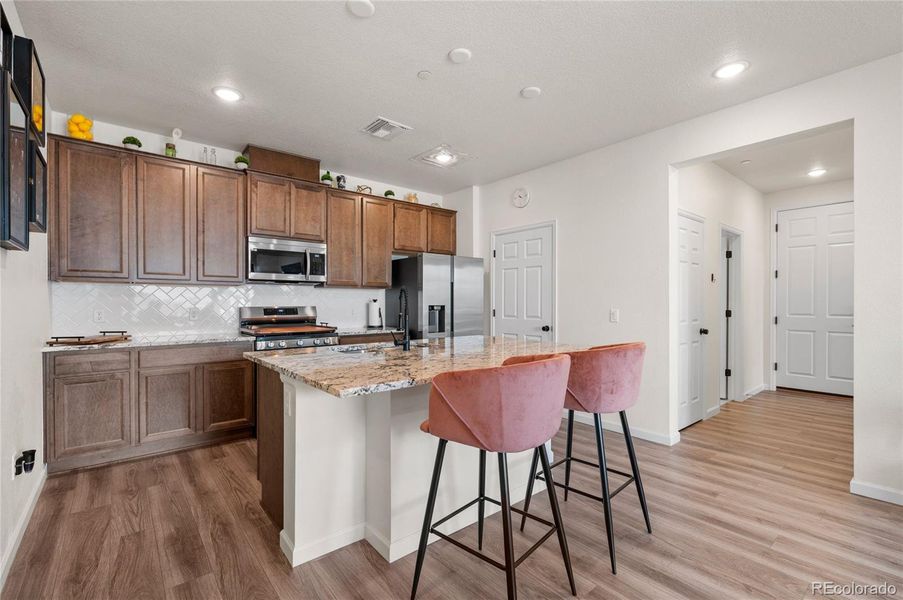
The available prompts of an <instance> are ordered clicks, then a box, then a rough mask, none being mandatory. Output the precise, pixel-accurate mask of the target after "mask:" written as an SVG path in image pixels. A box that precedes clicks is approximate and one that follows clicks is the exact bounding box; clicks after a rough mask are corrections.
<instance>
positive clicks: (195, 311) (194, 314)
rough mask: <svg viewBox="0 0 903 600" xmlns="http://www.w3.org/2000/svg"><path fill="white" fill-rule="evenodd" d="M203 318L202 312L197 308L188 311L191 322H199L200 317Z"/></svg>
mask: <svg viewBox="0 0 903 600" xmlns="http://www.w3.org/2000/svg"><path fill="white" fill-rule="evenodd" d="M200 316H201V311H200V309H199V308H198V307H197V306H192V307H191V308H189V309H188V320H189V321H197V320H198V317H200Z"/></svg>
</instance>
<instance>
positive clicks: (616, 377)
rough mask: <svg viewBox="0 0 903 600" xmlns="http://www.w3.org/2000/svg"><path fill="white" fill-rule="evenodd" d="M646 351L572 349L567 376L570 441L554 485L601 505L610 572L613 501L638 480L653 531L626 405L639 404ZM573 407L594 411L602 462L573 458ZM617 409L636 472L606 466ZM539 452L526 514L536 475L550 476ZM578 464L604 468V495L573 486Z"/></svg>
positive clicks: (641, 347) (630, 347)
mask: <svg viewBox="0 0 903 600" xmlns="http://www.w3.org/2000/svg"><path fill="white" fill-rule="evenodd" d="M645 354H646V344H644V343H642V342H634V343H629V344H613V345H611V346H597V347H595V348H590V349H589V350H584V351H582V352H570V353H568V355H569V356H570V357H571V372H570V377H569V378H568V390H567V397H566V399H565V402H564V406H565V408H567V409H568V427H567V444H566V446H565V456H564V458H562V459H561V460H559V461H556V462H555V463H554V464H553V465H552V468H555V467H557V466H559V465H561V464H564V465H565V472H564V484H563V485H562V484H561V483H557V482H556V483H555V485H557V486H558V487H562V488H564V501H565V502H567V499H568V492H574V493H575V494H579V495H581V496H586V497H588V498H592V499H594V500H598V501H599V502H601V503H602V510H603V513H604V515H605V532H606V533H607V534H608V550H609V554H610V555H611V571H612V573H617V565H616V563H615V540H614V534H613V530H612V514H611V499H612V498H614V497H615V495H617V494H618V492H620V491H621V490H623V489H624V488H625V487H627V486H628V485H630V484H631V483H634V484H636V491H637V495H638V496H639V499H640V507H641V508H642V509H643V518H644V519H645V520H646V530H647V531H648V532H649V533H652V523H651V522H650V521H649V509H648V508H647V507H646V494H645V493H644V492H643V481H642V479H641V478H640V468H639V465H638V464H637V460H636V452H635V451H634V448H633V438H632V437H631V435H630V426H629V425H628V424H627V412H626V411H627V409H628V408H630V407H632V406H633V405H634V404H636V401H637V399H638V398H639V394H640V379H641V375H642V372H643V357H644V356H645ZM574 411H581V412H587V413H591V414H592V415H593V423H594V425H595V429H596V452H597V453H598V458H599V462H598V464H596V463H592V462H589V461H587V460H584V459H582V458H576V457H574V456H573V452H572V451H573V446H574ZM610 413H618V414H619V415H620V417H621V428H622V429H623V431H624V442H625V443H626V445H627V455H628V457H629V459H630V469H631V471H632V473H626V472H624V471H619V470H618V469H612V468H610V467H608V466H607V464H606V461H605V438H604V435H603V430H602V417H601V415H603V414H610ZM537 460H538V458H537V453H535V452H534V454H533V464H532V466H531V467H530V474H531V477H530V480H529V482H528V483H527V496H526V499H525V500H524V512H523V514H524V515H526V514H527V511H529V509H530V497H531V495H532V493H533V480H534V477H533V476H534V475H535V477H536V478H545V471H543V475H542V476H539V475H536V468H537V464H536V463H537ZM572 462H576V463H580V464H583V465H588V466H590V467H595V468H597V469H599V475H600V478H601V480H602V496H601V497H600V496H596V495H595V494H590V493H588V492H585V491H583V490H579V489H576V488H572V487H571V463H572ZM609 473H615V474H617V475H620V476H622V477H626V478H627V480H626V481H625V482H624V483H623V484H622V485H621V486H620V487H618V489H616V490H615V491H614V492H611V491H610V489H609V483H608V474H609ZM525 524H526V518H523V519H522V520H521V524H520V528H521V531H523V529H524V525H525Z"/></svg>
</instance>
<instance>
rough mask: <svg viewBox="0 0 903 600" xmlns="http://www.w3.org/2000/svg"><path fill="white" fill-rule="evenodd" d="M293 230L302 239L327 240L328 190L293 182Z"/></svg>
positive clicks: (292, 234)
mask: <svg viewBox="0 0 903 600" xmlns="http://www.w3.org/2000/svg"><path fill="white" fill-rule="evenodd" d="M291 219H292V222H291V230H290V231H289V234H290V235H291V236H292V237H293V238H297V239H300V240H310V241H312V242H325V241H326V190H325V189H324V188H322V187H320V186H316V185H305V184H303V183H298V182H293V183H292V210H291Z"/></svg>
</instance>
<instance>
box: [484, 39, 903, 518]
mask: <svg viewBox="0 0 903 600" xmlns="http://www.w3.org/2000/svg"><path fill="white" fill-rule="evenodd" d="M901 79H903V55H900V54H897V55H894V56H890V57H887V58H884V59H881V60H877V61H874V62H871V63H868V64H865V65H861V66H859V67H856V68H854V69H849V70H847V71H843V72H840V73H836V74H834V75H830V76H828V77H824V78H821V79H817V80H814V81H811V82H808V83H805V84H802V85H799V86H796V87H793V88H789V89H786V90H783V91H781V92H777V93H774V94H770V95H768V96H764V97H762V98H759V99H757V100H753V101H750V102H746V103H744V104H740V105H737V106H734V107H731V108H728V109H725V110H721V111H718V112H715V113H711V114H709V115H705V116H702V117H699V118H696V119H692V120H689V121H685V122H683V123H679V124H676V125H673V126H671V127H667V128H665V129H661V130H658V131H654V132H652V133H649V134H645V135H642V136H639V137H636V138H633V139H630V140H626V141H624V142H620V143H618V144H614V145H612V146H608V147H605V148H601V149H598V150H594V151H592V152H589V153H587V154H583V155H581V156H577V157H574V158H571V159H568V160H565V161H561V162H558V163H554V164H551V165H547V166H544V167H541V168H538V169H534V170H532V171H528V172H525V173H522V174H520V175H516V176H512V177H509V178H506V179H503V180H500V181H496V182H493V183H490V184H487V185H482V186H480V190H479V191H480V206H479V219H480V220H481V225H480V227H479V231H480V243H481V244H482V245H483V246H482V247H483V249H482V250H481V252H482V255H483V256H484V257H486V256H487V254H488V245H489V234H490V232H491V231H493V230H496V229H501V228H504V227H511V226H515V225H525V224H530V223H536V222H539V221H546V220H557V222H558V240H559V242H558V263H559V271H558V278H559V282H558V283H559V302H558V307H559V309H558V333H559V340H561V341H573V342H577V343H585V342H610V341H612V342H613V341H618V340H627V339H639V340H645V341H646V342H647V345H648V350H647V357H646V364H645V369H644V380H643V389H642V393H641V397H640V401H639V403H638V405H637V406H636V407H635V408H634V409H633V410H632V411H631V412H630V415H631V423H632V425H634V426H636V428H641V429H643V430H644V431H646V432H649V433H650V434H652V435H653V436H655V437H657V438H659V439H675V438H677V436H676V433H677V432H676V424H677V410H676V406H677V405H676V395H677V360H676V353H675V352H674V351H673V348H675V346H676V339H677V318H676V317H677V260H676V253H672V250H673V249H674V244H675V240H674V235H673V225H674V223H675V221H676V218H677V209H678V195H679V173H677V171H676V169H675V168H674V167H675V166H681V165H685V164H688V163H689V162H696V161H698V160H699V159H700V158H702V157H710V156H713V155H716V154H719V153H722V152H726V151H728V150H731V149H734V148H739V147H742V146H746V145H749V144H753V143H757V142H762V141H766V140H770V139H774V138H778V137H782V136H785V135H789V134H792V133H797V132H801V131H806V130H809V129H814V128H816V127H822V126H825V125H830V124H834V123H839V122H843V121H848V120H850V119H852V120H854V123H855V136H854V153H855V162H854V169H855V173H856V179H855V183H854V189H855V195H856V198H857V203H856V228H857V232H858V234H859V235H858V239H857V250H856V258H855V268H856V275H855V287H856V290H855V295H854V300H855V303H856V312H857V319H856V333H857V335H856V342H855V349H854V350H855V370H856V384H855V394H856V401H855V409H854V412H855V419H854V449H855V456H854V469H855V476H854V482H853V484H852V486H853V488H854V489H855V491H856V492H857V493H863V494H867V495H872V496H881V495H882V494H883V497H885V498H891V499H893V498H896V499H898V501H900V502H903V435H901V431H903V343H901V340H903V311H901V310H900V306H903V239H901V236H900V231H901V230H903V176H901V169H903V167H901V165H903V148H901V136H900V133H901V131H903V119H901V109H900V107H901V105H903V91H901ZM740 84H742V82H740ZM520 186H524V187H526V188H528V189H529V190H530V192H531V194H532V201H531V202H530V204H529V205H528V206H527V207H526V208H524V209H517V208H514V207H512V206H511V204H510V202H509V198H510V194H511V191H512V190H513V189H514V188H516V187H520ZM487 264H488V261H487ZM609 306H615V307H620V308H621V323H620V324H618V325H614V324H609V323H608V322H607V318H606V316H607V311H608V308H609ZM666 332H667V334H666Z"/></svg>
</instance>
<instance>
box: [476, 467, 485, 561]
mask: <svg viewBox="0 0 903 600" xmlns="http://www.w3.org/2000/svg"><path fill="white" fill-rule="evenodd" d="M479 494H480V502H479V503H478V504H477V548H479V549H480V550H482V549H483V515H484V514H485V512H486V502H485V501H484V500H483V497H484V496H485V495H486V451H485V450H480V487H479Z"/></svg>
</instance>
